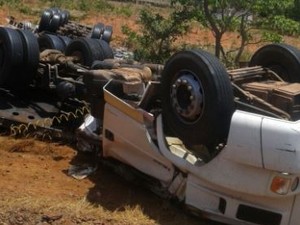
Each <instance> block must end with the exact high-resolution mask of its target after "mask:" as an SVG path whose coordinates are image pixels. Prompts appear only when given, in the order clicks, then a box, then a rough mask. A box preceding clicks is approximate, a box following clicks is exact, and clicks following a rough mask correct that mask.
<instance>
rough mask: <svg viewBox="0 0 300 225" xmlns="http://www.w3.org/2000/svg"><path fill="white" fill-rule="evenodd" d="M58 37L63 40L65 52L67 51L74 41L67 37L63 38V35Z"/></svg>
mask: <svg viewBox="0 0 300 225" xmlns="http://www.w3.org/2000/svg"><path fill="white" fill-rule="evenodd" d="M57 37H58V38H59V39H60V40H62V42H63V44H64V51H65V50H66V47H67V46H68V45H69V44H70V43H71V41H72V39H71V38H69V37H67V36H61V35H57Z"/></svg>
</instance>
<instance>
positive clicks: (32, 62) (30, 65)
mask: <svg viewBox="0 0 300 225" xmlns="http://www.w3.org/2000/svg"><path fill="white" fill-rule="evenodd" d="M18 32H19V34H20V36H21V39H22V42H23V52H24V53H23V55H24V58H23V62H24V67H23V68H24V70H23V72H22V75H23V79H22V80H23V81H24V84H30V83H31V82H32V81H33V78H34V75H35V74H36V72H37V69H38V65H39V59H40V51H39V44H38V41H37V37H36V36H35V35H34V34H33V33H32V32H31V31H28V30H18Z"/></svg>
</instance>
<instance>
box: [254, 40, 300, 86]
mask: <svg viewBox="0 0 300 225" xmlns="http://www.w3.org/2000/svg"><path fill="white" fill-rule="evenodd" d="M249 66H263V67H266V68H269V69H271V70H273V71H274V72H275V73H277V74H278V75H279V76H280V77H281V78H282V79H283V80H285V81H288V82H300V50H299V49H297V48H295V47H293V46H290V45H287V44H270V45H266V46H264V47H262V48H260V49H258V50H257V51H256V52H255V53H254V55H253V56H252V58H251V60H250V62H249Z"/></svg>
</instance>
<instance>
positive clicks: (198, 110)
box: [161, 50, 234, 151]
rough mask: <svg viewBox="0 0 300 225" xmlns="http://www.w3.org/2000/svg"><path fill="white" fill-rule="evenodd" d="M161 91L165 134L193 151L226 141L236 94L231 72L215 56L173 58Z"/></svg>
mask: <svg viewBox="0 0 300 225" xmlns="http://www.w3.org/2000/svg"><path fill="white" fill-rule="evenodd" d="M161 87H162V89H161V96H162V116H163V122H164V126H165V127H166V129H165V131H167V132H168V131H171V133H172V134H175V135H176V136H178V137H179V138H180V139H181V140H182V141H183V142H184V144H186V145H187V146H189V147H192V146H195V145H205V146H207V147H208V149H209V150H210V151H214V148H215V146H216V145H217V144H219V143H224V142H225V141H226V138H227V136H228V132H229V126H230V120H231V116H232V113H233V110H234V102H233V92H232V87H231V83H230V80H229V76H228V74H227V71H226V69H225V68H224V67H223V65H222V64H221V63H220V62H219V61H218V59H217V58H216V57H215V56H213V55H211V54H209V53H207V52H205V51H202V50H189V51H182V52H179V53H177V54H175V55H173V56H172V57H171V58H170V59H169V60H168V62H167V63H166V65H165V67H164V70H163V74H162V80H161ZM192 96H193V97H192ZM192 98H193V99H192Z"/></svg>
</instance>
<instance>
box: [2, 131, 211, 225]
mask: <svg viewBox="0 0 300 225" xmlns="http://www.w3.org/2000/svg"><path fill="white" fill-rule="evenodd" d="M89 157H90V156H89V155H88V154H77V152H76V151H75V150H74V149H73V148H71V147H68V146H66V145H61V144H59V143H47V142H41V141H37V140H32V139H14V138H11V137H6V136H0V190H1V191H0V224H1V225H4V224H10V225H18V224H28V225H30V224H64V225H72V224H99V225H100V224H101V225H104V224H121V225H123V224H161V225H171V224H172V225H173V224H175V225H176V224H178V225H179V224H180V225H184V224H186V225H193V224H201V225H205V224H208V222H207V221H204V220H201V219H200V218H196V217H194V216H192V215H191V214H189V213H187V212H185V211H184V210H183V209H182V208H181V207H180V206H179V205H176V204H172V202H171V201H168V200H164V199H161V198H159V197H157V196H156V195H154V194H153V193H152V192H150V191H148V190H146V189H145V188H143V187H139V186H137V185H135V184H133V183H130V182H127V181H126V180H124V179H123V178H122V177H120V176H119V175H117V174H116V173H114V172H112V171H111V170H110V169H108V168H107V167H105V166H101V165H100V164H99V168H98V169H97V171H96V172H94V173H93V174H92V175H90V176H89V177H88V178H86V179H83V180H76V179H74V178H73V177H70V176H69V175H68V169H69V167H70V166H71V165H82V164H83V163H84V162H87V159H88V158H89Z"/></svg>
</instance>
